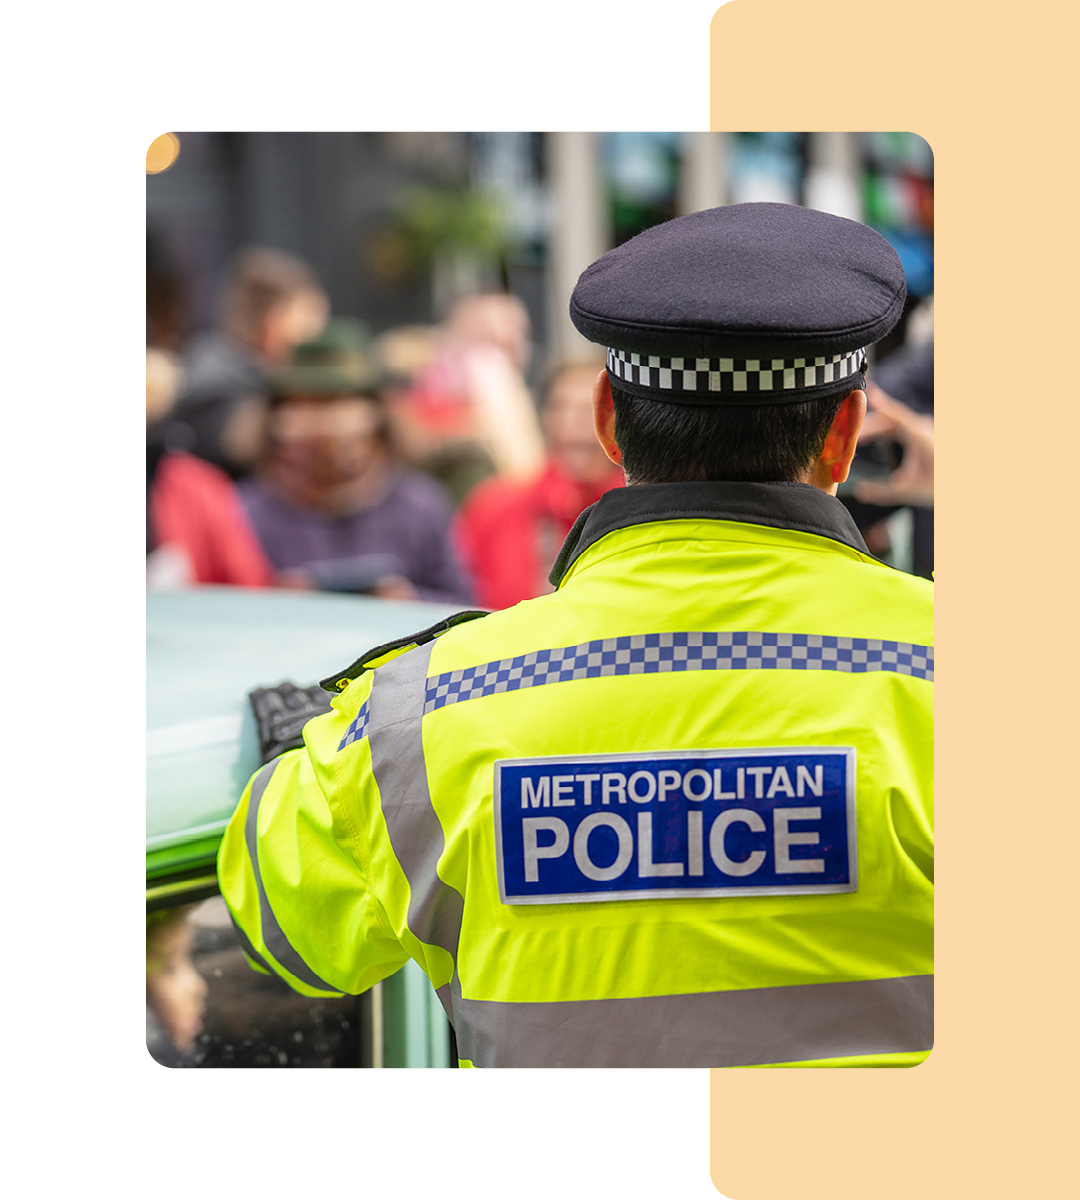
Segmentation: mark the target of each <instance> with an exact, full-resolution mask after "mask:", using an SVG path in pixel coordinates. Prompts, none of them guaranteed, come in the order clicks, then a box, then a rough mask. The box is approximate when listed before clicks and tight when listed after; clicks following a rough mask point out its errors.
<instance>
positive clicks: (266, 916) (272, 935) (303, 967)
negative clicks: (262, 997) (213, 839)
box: [244, 758, 341, 992]
mask: <svg viewBox="0 0 1080 1200" xmlns="http://www.w3.org/2000/svg"><path fill="white" fill-rule="evenodd" d="M279 762H281V759H280V758H275V759H274V760H273V762H268V763H267V764H266V766H265V767H263V769H262V770H261V771H260V772H259V773H258V775H256V776H255V779H254V780H253V781H252V784H251V799H250V800H249V801H248V812H247V821H246V822H245V823H244V842H245V843H246V845H247V852H248V858H250V859H251V869H252V871H253V872H254V874H255V886H256V887H257V888H258V889H259V916H260V919H261V921H262V935H263V942H265V944H266V948H267V950H269V951H270V953H271V954H272V955H273V956H274V958H275V959H276V960H277V961H278V962H279V963H280V964H281V965H282V966H283V967H284V968H285V969H286V970H287V971H288V972H289V973H290V974H292V975H295V976H296V978H297V979H299V980H300V981H301V982H302V983H306V984H307V985H308V986H309V987H313V988H319V989H321V990H322V991H325V992H340V991H341V988H339V987H335V986H334V985H333V984H332V983H327V982H326V980H325V979H320V978H319V976H318V975H316V974H315V972H314V971H313V970H312V969H311V968H310V967H309V966H308V965H307V963H305V962H304V960H303V959H302V958H301V957H300V955H299V954H297V952H296V951H295V950H294V949H293V947H292V944H291V943H290V941H289V939H288V938H287V937H286V936H285V931H284V930H283V929H282V928H281V926H280V925H279V924H278V923H277V918H276V917H275V916H274V910H273V909H272V908H271V907H270V900H269V898H268V897H267V895H266V888H265V886H264V885H263V881H262V873H261V872H260V870H259V846H258V840H259V839H258V832H257V831H258V820H259V801H260V800H262V797H263V793H264V792H265V791H266V785H267V784H268V783H269V782H270V776H271V775H273V773H274V769H275V768H276V767H277V765H278V763H279ZM256 957H258V956H256ZM259 961H260V962H261V961H262V959H259Z"/></svg>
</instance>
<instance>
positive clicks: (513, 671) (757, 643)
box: [338, 631, 934, 750]
mask: <svg viewBox="0 0 1080 1200" xmlns="http://www.w3.org/2000/svg"><path fill="white" fill-rule="evenodd" d="M769 670H772V671H846V672H850V673H851V674H865V673H866V672H869V671H892V672H894V673H895V674H897V675H910V676H912V677H913V678H915V679H925V680H927V681H928V682H930V683H933V681H934V648H933V646H917V645H912V644H911V643H909V642H889V641H883V640H879V639H875V638H852V637H831V636H827V635H825V634H813V633H743V632H733V633H718V632H713V631H702V632H695V633H641V634H631V635H629V636H626V637H617V638H604V639H602V640H598V641H592V642H583V643H581V645H579V646H557V647H556V648H555V649H553V650H534V651H532V652H531V653H529V654H520V655H518V656H517V657H516V658H503V659H499V660H498V661H496V662H489V663H483V664H481V665H479V666H476V667H465V668H464V669H462V670H459V671H446V672H444V673H443V674H442V675H434V676H432V677H431V678H430V679H429V680H428V681H427V688H426V692H425V697H424V699H425V703H424V714H425V715H426V714H427V713H430V712H434V711H435V710H436V709H438V708H444V707H445V706H446V705H447V704H458V703H460V702H461V701H462V700H475V699H477V698H478V697H480V696H493V695H495V694H497V693H499V692H513V691H518V690H519V689H520V688H528V687H539V686H540V685H541V684H545V683H569V682H571V681H573V680H575V679H599V678H601V677H602V676H605V675H647V674H652V673H659V672H661V671H769ZM367 725H368V702H367V701H366V700H365V701H364V703H363V704H362V705H361V706H360V711H359V712H358V713H357V714H356V717H355V719H354V720H353V722H352V724H351V725H350V726H349V728H348V730H347V732H346V734H345V737H344V738H343V739H342V741H341V745H340V746H339V747H338V749H339V750H342V749H344V748H345V747H346V746H348V745H349V744H350V743H352V742H355V741H357V740H358V739H359V738H362V737H363V736H364V734H365V733H366V732H367Z"/></svg>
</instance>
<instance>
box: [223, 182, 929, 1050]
mask: <svg viewBox="0 0 1080 1200" xmlns="http://www.w3.org/2000/svg"><path fill="white" fill-rule="evenodd" d="M904 298H905V287H904V277H903V273H902V271H901V268H900V264H899V261H898V260H897V258H896V255H895V254H894V253H893V251H892V250H891V249H890V247H889V246H888V244H887V243H886V242H885V241H884V240H883V239H882V238H881V237H879V236H878V235H877V234H876V233H875V232H874V231H873V230H871V229H869V228H867V227H866V226H863V225H861V224H858V223H856V222H852V221H848V220H844V219H842V218H839V217H834V216H830V215H827V214H824V213H820V212H816V211H812V210H807V209H802V208H798V207H795V206H788V205H779V204H742V205H732V206H729V207H724V208H718V209H712V210H709V211H704V212H698V213H695V214H693V215H690V216H686V217H681V218H679V219H677V220H674V221H670V222H667V223H665V224H663V225H659V226H656V227H655V228H652V229H649V230H647V231H645V232H644V233H642V234H640V235H639V236H638V237H636V238H633V239H632V240H630V241H628V242H627V243H625V244H624V245H622V246H620V247H619V248H617V249H615V250H613V251H611V252H610V253H609V254H607V255H605V256H604V257H603V258H601V259H600V260H599V261H597V262H596V263H594V264H593V265H592V266H591V267H589V268H588V269H587V270H586V271H585V272H584V274H583V275H582V276H581V278H580V280H579V281H578V284H577V287H576V288H575V290H574V293H573V296H572V298H571V303H570V311H571V316H572V318H573V320H574V322H575V324H576V326H577V328H578V329H579V330H580V331H581V332H582V333H583V334H585V336H586V337H588V338H590V339H592V340H594V341H596V342H599V343H600V344H601V345H603V346H604V347H605V348H606V349H607V368H606V371H604V372H602V373H601V375H600V377H599V379H598V380H597V383H596V387H595V392H594V408H595V417H596V430H597V435H598V437H599V439H600V442H601V444H602V445H603V447H604V449H605V450H606V451H607V453H608V455H609V457H611V458H612V460H613V461H615V462H617V463H620V464H621V465H622V467H623V469H624V472H625V474H626V479H627V483H628V484H629V486H628V487H626V488H625V489H617V490H615V491H611V492H609V493H607V494H606V495H605V496H603V497H602V499H601V500H600V501H599V502H598V503H597V504H595V505H594V506H593V507H592V508H590V509H588V510H586V512H585V513H584V514H582V517H581V518H580V519H579V521H578V522H577V524H576V525H575V527H574V529H573V530H572V532H571V533H570V535H569V537H568V539H567V541H566V543H565V545H564V546H563V549H562V551H561V553H560V555H559V557H558V560H557V561H556V563H555V566H554V569H553V572H552V582H553V583H554V584H555V586H556V590H555V591H554V592H553V593H552V594H550V595H547V596H542V597H540V598H538V599H534V600H529V601H526V602H525V603H523V604H520V605H518V606H516V607H515V608H512V609H507V610H504V611H501V612H495V613H491V614H487V615H483V616H482V619H474V618H476V617H477V615H478V614H461V615H460V616H458V617H455V618H451V619H449V620H447V621H445V622H443V623H441V624H440V625H438V626H436V627H433V628H432V629H429V630H426V631H424V632H422V633H419V634H416V635H414V636H412V637H410V638H406V639H403V640H402V641H400V642H398V643H394V644H391V645H386V646H382V647H377V648H376V649H374V650H372V651H370V652H369V653H367V654H365V655H363V656H362V657H361V658H359V659H358V660H357V661H356V662H355V663H354V664H353V665H352V666H351V667H350V668H348V669H347V670H344V671H342V672H341V673H340V674H339V675H338V676H335V677H334V678H332V679H330V680H327V681H326V683H325V684H324V686H326V687H327V688H328V689H330V690H333V691H335V692H336V696H335V698H334V701H333V711H332V712H331V713H329V714H328V715H326V716H323V717H319V718H317V719H315V720H312V721H310V722H309V723H308V724H307V726H306V727H305V729H304V745H303V748H302V749H299V750H293V751H289V752H287V753H284V754H282V755H280V756H279V757H277V758H276V759H274V760H273V761H271V762H270V763H269V764H268V765H266V766H265V767H264V768H263V769H262V770H261V771H260V772H259V773H258V774H257V775H256V776H255V777H254V778H253V780H252V781H251V783H250V784H249V786H248V788H247V790H246V791H245V792H244V795H243V798H242V799H241V802H240V805H239V808H238V809H237V812H236V815H235V817H234V818H233V821H232V823H231V825H230V828H229V830H228V832H227V834H226V837H225V840H224V843H223V846H222V849H221V854H220V859H219V872H220V878H221V885H222V890H223V893H224V895H225V898H226V900H227V902H228V904H229V907H230V909H231V911H232V913H233V915H234V918H235V921H236V923H237V926H238V928H239V930H240V931H241V937H242V939H243V941H244V943H245V948H246V950H247V953H248V955H249V957H250V959H251V960H252V962H253V963H254V964H255V965H261V966H262V967H263V968H264V969H268V970H272V971H275V972H277V973H278V974H280V975H281V976H283V977H284V978H285V979H286V980H287V981H288V982H289V983H290V984H291V985H292V986H293V987H294V988H296V989H297V990H298V991H300V992H303V993H305V994H309V995H334V994H340V993H359V992H362V991H364V990H365V989H366V988H368V987H370V986H371V985H372V984H374V983H375V982H377V981H378V980H380V979H382V978H384V977H385V976H387V975H389V974H390V973H391V972H393V971H395V970H397V969H398V968H399V967H400V966H401V965H402V964H403V963H404V962H405V961H406V960H407V959H409V958H413V959H415V960H416V961H417V962H418V963H419V964H420V966H421V967H422V968H423V969H424V971H425V972H426V973H427V974H428V976H429V977H430V979H431V982H432V984H433V985H434V987H435V989H436V991H437V993H438V995H439V997H440V999H441V1000H442V1002H443V1005H444V1006H445V1008H446V1012H447V1014H448V1016H449V1019H450V1021H451V1023H452V1025H453V1027H454V1030H455V1032H456V1038H457V1045H458V1049H459V1055H460V1061H461V1063H462V1065H473V1066H672V1067H681V1066H710V1067H712V1066H760V1065H769V1066H800V1065H844V1066H878V1065H909V1064H912V1063H915V1062H918V1061H920V1060H921V1059H922V1058H924V1057H925V1056H926V1054H927V1053H928V1051H929V1049H930V1046H931V1040H932V979H933V976H932V971H933V967H932V902H933V897H932V877H933V837H932V811H931V785H932V749H931V736H932V713H931V693H932V679H933V650H932V647H931V641H932V619H931V591H932V585H931V584H930V583H929V582H928V581H926V580H923V579H918V578H915V577H913V576H909V575H905V574H902V573H900V572H897V571H894V570H892V569H891V568H890V567H888V566H886V565H884V564H883V563H881V562H879V561H877V560H876V559H874V558H873V557H872V556H871V555H870V554H869V553H868V551H867V550H866V547H865V545H864V544H863V542H862V539H861V538H860V536H859V534H858V532H857V530H856V528H855V526H854V524H853V522H852V521H851V519H850V517H849V516H848V515H847V511H846V509H845V508H844V507H843V505H842V504H841V503H840V502H839V501H838V500H837V499H836V498H835V497H836V491H837V487H838V485H839V484H840V483H841V482H842V481H843V480H844V479H845V477H846V474H847V470H848V465H849V464H850V462H851V459H852V456H853V454H854V451H855V444H856V439H857V437H858V433H859V428H860V424H861V422H862V418H863V414H864V411H865V403H866V402H865V395H864V392H863V385H864V381H863V373H864V370H865V365H866V361H865V349H866V347H867V346H869V345H870V344H871V343H873V342H874V341H875V340H877V339H879V338H881V337H882V336H884V335H885V334H886V333H887V332H888V330H889V329H890V328H891V327H892V326H893V325H894V323H895V322H896V320H897V318H898V317H899V315H900V312H901V309H902V307H903V304H904Z"/></svg>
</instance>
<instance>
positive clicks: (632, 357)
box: [607, 350, 866, 394]
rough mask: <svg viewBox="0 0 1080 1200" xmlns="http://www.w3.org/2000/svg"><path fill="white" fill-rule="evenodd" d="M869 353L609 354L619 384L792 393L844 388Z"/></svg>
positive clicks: (668, 389) (679, 389)
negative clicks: (783, 355) (744, 355)
mask: <svg viewBox="0 0 1080 1200" xmlns="http://www.w3.org/2000/svg"><path fill="white" fill-rule="evenodd" d="M865 356H866V351H865V350H848V351H846V352H845V353H843V354H833V355H832V356H820V355H819V356H817V357H814V358H768V359H760V358H747V359H738V358H685V357H684V358H662V357H660V356H658V355H655V354H632V353H631V352H630V351H628V350H608V352H607V369H608V371H609V372H610V373H611V374H612V375H613V376H615V378H617V379H621V380H623V382H625V383H632V384H636V385H638V386H639V387H647V388H655V389H656V390H658V391H665V392H720V393H733V392H746V393H749V394H753V393H760V392H793V391H802V390H803V389H805V388H813V387H820V386H821V385H823V384H826V383H840V382H842V381H843V380H845V379H849V378H851V376H853V375H857V374H858V373H859V371H861V370H863V369H864V367H865Z"/></svg>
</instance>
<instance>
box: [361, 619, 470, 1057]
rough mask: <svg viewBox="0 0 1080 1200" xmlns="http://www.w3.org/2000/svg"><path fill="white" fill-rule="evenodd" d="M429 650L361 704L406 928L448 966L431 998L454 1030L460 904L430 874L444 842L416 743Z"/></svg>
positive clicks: (382, 674)
mask: <svg viewBox="0 0 1080 1200" xmlns="http://www.w3.org/2000/svg"><path fill="white" fill-rule="evenodd" d="M434 645H435V644H434V642H427V643H426V644H425V645H423V646H418V647H417V648H416V649H415V650H409V651H407V652H406V653H405V654H402V655H401V656H400V657H398V658H395V659H393V661H391V662H388V663H386V664H385V665H383V666H381V667H379V668H378V670H376V672H375V678H374V680H373V681H372V685H371V695H370V697H369V699H368V709H369V716H368V727H367V736H368V744H369V745H370V747H371V769H372V772H373V774H374V776H375V782H376V783H377V784H378V787H379V795H380V796H381V798H382V811H383V818H384V819H385V821H386V830H387V833H388V834H389V835H390V845H391V846H392V847H393V850H394V854H395V855H396V857H397V860H398V863H399V864H400V866H401V869H402V871H403V872H404V873H405V878H406V879H408V881H409V892H410V899H409V914H408V921H409V928H410V929H411V930H412V931H413V933H414V934H416V936H417V937H418V938H419V939H420V940H421V941H423V942H427V943H428V944H429V945H432V946H439V947H441V948H442V949H443V950H446V951H447V952H448V953H449V954H450V955H451V956H452V957H453V959H454V977H453V981H452V984H451V986H450V988H449V989H448V988H446V987H443V988H439V989H437V994H438V995H439V999H440V1000H441V1001H442V1003H443V1007H444V1008H445V1009H446V1012H447V1016H449V1017H450V1019H451V1021H452V1022H453V1023H454V1024H455V1026H456V1025H458V1024H459V1022H457V1021H456V1020H455V1017H454V1012H453V1009H454V1002H453V1001H454V1000H455V999H456V998H458V997H460V988H459V986H458V982H457V953H458V942H459V941H460V938H461V922H462V915H463V913H464V910H465V901H464V900H463V898H462V896H461V893H460V892H458V891H456V890H455V889H454V888H452V887H450V885H449V884H447V883H444V882H443V880H442V879H440V878H439V875H438V872H437V870H436V867H437V865H438V861H439V856H440V855H441V854H442V852H443V849H444V847H445V845H446V840H445V838H444V836H443V829H442V825H441V824H440V822H439V818H438V816H437V815H436V813H435V809H434V808H433V807H432V803H431V792H430V791H429V789H428V777H427V764H426V763H425V762H424V744H423V741H422V739H421V723H422V722H423V719H424V691H425V688H426V686H427V670H428V662H429V660H430V659H431V651H432V650H433V649H434ZM451 991H452V992H453V997H451V995H450V994H449V993H450V992H451ZM458 1037H459V1039H460V1037H461V1031H460V1030H458Z"/></svg>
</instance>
